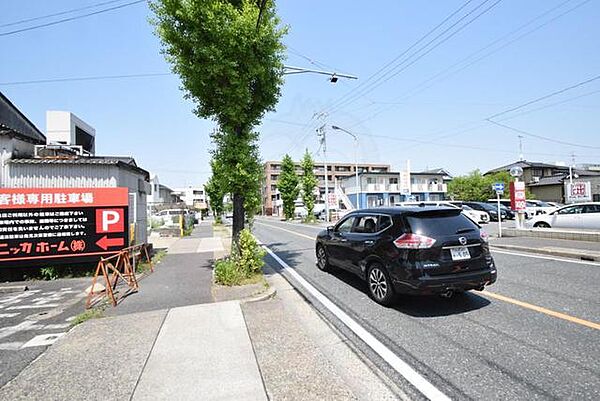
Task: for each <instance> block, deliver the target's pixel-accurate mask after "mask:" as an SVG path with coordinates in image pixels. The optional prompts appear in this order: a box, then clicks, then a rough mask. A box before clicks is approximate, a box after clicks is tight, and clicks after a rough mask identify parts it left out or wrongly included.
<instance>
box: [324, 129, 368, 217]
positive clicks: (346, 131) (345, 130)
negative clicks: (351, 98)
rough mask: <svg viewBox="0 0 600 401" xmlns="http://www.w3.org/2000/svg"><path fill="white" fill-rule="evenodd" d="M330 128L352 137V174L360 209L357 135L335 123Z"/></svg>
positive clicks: (357, 204) (357, 203)
mask: <svg viewBox="0 0 600 401" xmlns="http://www.w3.org/2000/svg"><path fill="white" fill-rule="evenodd" d="M331 128H333V129H335V130H339V131H342V132H345V133H346V134H348V135H350V136H351V137H352V138H354V174H355V177H356V178H355V179H356V208H357V209H360V193H361V186H362V185H360V182H359V181H358V137H357V136H356V135H355V134H353V133H352V132H350V131H348V130H347V129H344V128H341V127H338V126H337V125H332V126H331Z"/></svg>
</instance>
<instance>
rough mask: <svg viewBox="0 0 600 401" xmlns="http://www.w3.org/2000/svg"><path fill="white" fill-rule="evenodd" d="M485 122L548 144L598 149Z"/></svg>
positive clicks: (598, 147) (494, 122)
mask: <svg viewBox="0 0 600 401" xmlns="http://www.w3.org/2000/svg"><path fill="white" fill-rule="evenodd" d="M487 121H489V122H490V123H492V124H495V125H497V126H499V127H503V128H506V129H508V130H511V131H514V132H517V133H519V134H523V135H527V136H531V137H533V138H538V139H541V140H544V141H548V142H553V143H558V144H560V145H568V146H575V147H578V148H587V149H600V146H591V145H582V144H578V143H573V142H566V141H560V140H558V139H553V138H549V137H547V136H543V135H539V134H532V133H531V132H527V131H523V130H522V129H518V128H514V127H511V126H509V125H506V124H502V123H499V122H496V121H493V120H489V119H488V120H487Z"/></svg>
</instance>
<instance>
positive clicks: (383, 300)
mask: <svg viewBox="0 0 600 401" xmlns="http://www.w3.org/2000/svg"><path fill="white" fill-rule="evenodd" d="M367 287H368V290H369V295H371V298H373V300H374V301H375V302H377V303H378V304H381V305H384V306H390V305H392V304H393V303H394V300H395V298H396V294H395V292H394V287H393V285H392V280H391V279H390V276H389V274H388V272H387V271H386V269H385V268H384V267H383V266H382V265H381V264H379V263H373V264H371V265H370V266H369V269H368V271H367Z"/></svg>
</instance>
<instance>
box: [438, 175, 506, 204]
mask: <svg viewBox="0 0 600 401" xmlns="http://www.w3.org/2000/svg"><path fill="white" fill-rule="evenodd" d="M510 181H511V178H510V174H509V173H508V172H507V171H502V172H498V173H495V174H490V175H482V174H481V172H480V171H479V170H475V171H472V172H470V173H469V174H467V175H464V176H460V177H454V178H453V179H452V181H451V182H450V183H449V184H448V195H450V197H452V198H453V199H457V200H470V201H481V202H485V201H487V200H488V199H492V198H496V193H495V192H494V191H493V190H492V184H494V183H495V182H503V183H504V187H505V188H506V191H508V186H509V184H508V183H509V182H510Z"/></svg>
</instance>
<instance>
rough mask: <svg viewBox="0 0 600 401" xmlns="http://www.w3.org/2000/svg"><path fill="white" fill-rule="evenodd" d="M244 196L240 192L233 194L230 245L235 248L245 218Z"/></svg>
mask: <svg viewBox="0 0 600 401" xmlns="http://www.w3.org/2000/svg"><path fill="white" fill-rule="evenodd" d="M245 214H246V213H245V210H244V197H243V196H242V195H241V194H237V193H234V194H233V227H232V245H233V247H234V248H235V249H237V243H238V239H239V238H240V232H241V231H242V230H243V229H244V220H245V217H246V216H245Z"/></svg>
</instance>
